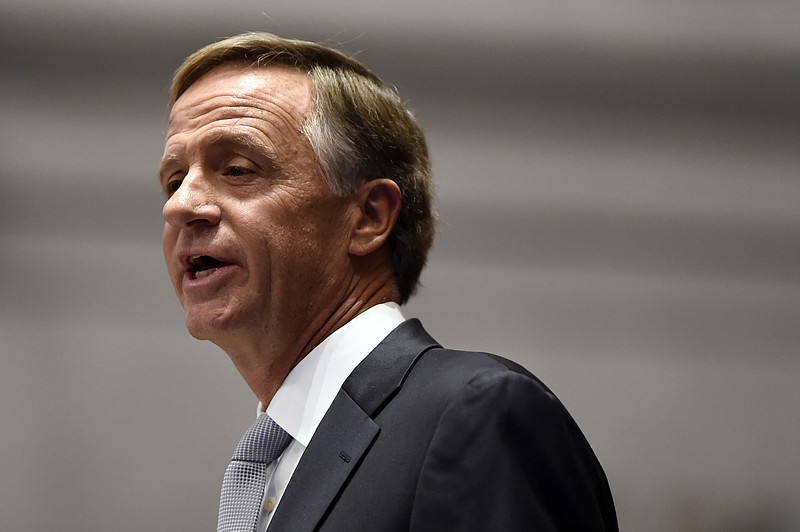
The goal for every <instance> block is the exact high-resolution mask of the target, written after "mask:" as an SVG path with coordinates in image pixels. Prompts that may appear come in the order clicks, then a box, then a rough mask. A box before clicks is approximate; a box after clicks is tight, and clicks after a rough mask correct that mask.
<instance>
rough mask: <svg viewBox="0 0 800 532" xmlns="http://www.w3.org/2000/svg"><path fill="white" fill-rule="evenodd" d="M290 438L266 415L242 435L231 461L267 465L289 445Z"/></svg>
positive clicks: (262, 415)
mask: <svg viewBox="0 0 800 532" xmlns="http://www.w3.org/2000/svg"><path fill="white" fill-rule="evenodd" d="M291 439H292V437H291V436H290V435H289V434H288V433H287V432H286V431H285V430H283V429H282V428H281V427H280V426H279V425H278V424H277V423H275V421H274V420H273V419H272V418H271V417H269V416H268V415H267V414H266V413H264V414H261V415H260V416H259V417H258V419H257V420H256V422H255V423H253V424H252V425H251V426H250V428H249V429H247V432H245V433H244V436H242V439H241V440H240V441H239V445H237V446H236V450H235V451H234V453H233V457H232V458H231V460H243V461H246V462H261V463H263V464H269V463H270V462H272V461H273V460H275V459H276V458H277V457H278V456H279V455H280V454H281V453H282V452H283V450H284V449H285V448H286V446H287V445H289V441H290V440H291Z"/></svg>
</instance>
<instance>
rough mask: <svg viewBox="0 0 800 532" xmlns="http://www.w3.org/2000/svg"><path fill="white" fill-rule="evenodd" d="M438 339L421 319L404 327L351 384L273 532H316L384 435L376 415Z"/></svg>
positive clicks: (304, 462)
mask: <svg viewBox="0 0 800 532" xmlns="http://www.w3.org/2000/svg"><path fill="white" fill-rule="evenodd" d="M436 346H438V344H437V343H436V341H435V340H434V339H433V338H431V337H430V335H428V333H427V332H425V330H424V329H423V328H422V325H421V324H420V322H419V320H415V319H414V320H408V321H406V322H404V323H402V324H401V325H399V326H398V327H397V328H396V329H395V330H394V331H392V333H391V334H389V336H387V337H386V339H384V341H383V342H381V343H380V344H379V345H378V347H376V348H375V349H374V350H373V351H372V352H371V353H370V354H369V356H367V358H366V359H364V361H363V362H361V364H359V365H358V367H356V369H355V370H354V371H353V373H352V374H351V375H350V377H349V378H348V379H347V380H346V381H345V383H344V385H343V386H342V389H341V390H340V391H339V393H338V395H337V396H336V399H334V401H333V404H332V405H331V407H330V409H329V410H328V412H327V413H326V414H325V417H323V419H322V422H321V423H320V425H319V427H318V428H317V431H316V433H315V434H314V437H312V438H311V441H310V442H309V445H308V447H307V448H306V450H305V452H304V453H303V458H302V459H301V460H300V462H299V463H298V465H297V469H295V471H294V474H293V475H292V479H291V480H290V481H289V485H288V486H287V487H286V491H285V492H284V494H283V497H282V498H281V503H280V505H279V506H278V510H277V512H276V514H275V516H274V517H273V518H272V521H271V522H270V527H269V529H270V530H280V531H281V532H310V531H312V530H314V529H315V528H316V527H317V525H318V524H319V522H320V520H321V519H322V518H323V516H324V515H325V512H326V511H327V510H328V508H329V507H330V505H331V503H332V502H333V500H334V499H335V497H336V495H337V493H339V491H340V490H341V489H342V486H344V484H345V483H346V481H347V479H348V478H349V477H350V475H351V474H352V473H353V471H354V470H355V468H356V467H357V466H358V464H359V462H360V461H361V458H362V456H363V455H364V453H365V452H366V450H367V449H368V448H369V446H370V444H371V443H372V441H373V440H374V439H375V437H376V436H377V435H378V433H379V432H380V427H379V426H378V425H377V424H376V423H375V422H374V421H373V419H372V417H373V416H374V415H375V414H376V412H377V411H378V410H379V409H380V408H381V407H382V406H383V405H384V404H385V403H386V402H387V401H388V400H389V399H391V397H393V396H394V394H395V393H397V390H399V389H400V388H401V387H402V385H403V382H404V381H405V379H406V377H407V376H408V373H409V372H410V371H411V369H412V368H413V366H414V363H415V362H416V361H417V359H418V358H419V357H420V355H422V353H424V352H425V351H427V350H428V349H430V348H432V347H436Z"/></svg>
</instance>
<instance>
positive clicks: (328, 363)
mask: <svg viewBox="0 0 800 532" xmlns="http://www.w3.org/2000/svg"><path fill="white" fill-rule="evenodd" d="M403 321H405V318H404V317H403V314H402V312H401V311H400V307H399V306H398V305H397V304H396V303H383V304H380V305H376V306H374V307H371V308H369V309H367V310H366V311H364V312H362V313H361V314H359V315H358V316H356V317H355V318H353V319H352V320H350V321H349V322H348V323H346V324H345V325H343V326H342V327H340V328H339V329H337V330H336V331H334V332H333V333H332V334H331V335H330V336H328V337H327V338H325V339H324V340H323V341H322V342H321V343H320V344H319V345H318V346H316V347H315V348H314V349H313V350H312V351H311V352H310V353H309V354H308V355H306V356H305V357H304V358H303V359H302V360H301V361H300V362H298V364H297V365H296V366H295V367H294V368H293V369H292V371H291V372H289V375H287V376H286V379H285V380H284V381H283V384H281V387H280V388H278V391H277V392H276V393H275V396H274V397H273V398H272V401H271V402H270V403H269V406H267V408H266V412H267V413H268V414H269V416H270V417H271V418H272V419H274V420H275V422H276V423H277V424H278V425H280V427H281V428H283V430H285V431H286V432H288V433H289V434H290V435H291V436H292V438H294V439H295V440H297V441H298V442H300V443H302V444H303V445H304V446H308V443H309V442H310V441H311V437H312V436H313V435H314V432H315V431H316V430H317V427H318V426H319V424H320V422H321V421H322V418H323V417H324V416H325V413H326V412H327V411H328V409H329V408H330V406H331V404H332V403H333V400H334V398H335V397H336V394H337V393H339V389H340V388H341V387H342V384H344V381H345V380H347V377H349V376H350V373H352V372H353V370H354V369H355V368H356V366H358V365H359V364H360V363H361V361H362V360H364V359H365V358H366V357H367V355H368V354H369V353H370V352H371V351H372V350H373V349H375V347H377V345H378V344H379V343H381V342H382V341H383V339H384V338H386V336H388V335H389V333H390V332H392V331H393V330H394V329H395V328H396V327H397V326H398V325H400V324H401V323H403ZM258 411H259V413H261V412H264V407H263V405H261V404H260V403H259V409H258Z"/></svg>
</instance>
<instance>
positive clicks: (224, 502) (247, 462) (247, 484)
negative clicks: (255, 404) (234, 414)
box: [217, 414, 292, 532]
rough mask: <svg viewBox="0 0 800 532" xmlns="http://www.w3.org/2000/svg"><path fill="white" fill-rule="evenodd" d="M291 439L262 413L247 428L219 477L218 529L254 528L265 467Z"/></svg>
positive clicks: (248, 530)
mask: <svg viewBox="0 0 800 532" xmlns="http://www.w3.org/2000/svg"><path fill="white" fill-rule="evenodd" d="M291 440H292V437H291V436H289V434H287V433H286V431H284V430H283V429H282V428H280V427H279V426H278V424H277V423H275V421H273V420H272V418H271V417H269V416H268V415H267V414H261V415H260V416H259V417H258V419H257V420H256V422H255V423H253V425H252V426H251V427H250V428H249V429H247V432H245V433H244V436H242V439H241V441H240V442H239V445H238V446H237V447H236V451H235V452H234V453H233V457H232V458H231V463H230V465H229V466H228V469H227V470H226V471H225V477H224V478H223V480H222V493H221V495H220V498H219V521H218V522H217V532H253V531H255V529H256V525H257V523H258V516H259V513H260V511H261V502H262V500H263V498H264V486H265V485H266V483H267V466H268V465H269V464H270V462H272V461H273V460H275V459H276V458H277V457H278V456H279V455H280V454H281V453H282V452H283V450H284V449H285V448H286V446H287V445H289V442H290V441H291Z"/></svg>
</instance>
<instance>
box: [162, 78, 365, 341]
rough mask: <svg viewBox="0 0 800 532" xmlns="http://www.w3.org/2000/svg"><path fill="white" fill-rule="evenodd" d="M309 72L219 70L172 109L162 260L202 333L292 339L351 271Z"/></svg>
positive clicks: (344, 202) (194, 328) (342, 202)
mask: <svg viewBox="0 0 800 532" xmlns="http://www.w3.org/2000/svg"><path fill="white" fill-rule="evenodd" d="M311 94H312V85H311V81H310V79H309V78H308V76H307V75H306V74H305V73H302V72H299V71H296V70H294V69H290V68H284V67H265V68H256V69H252V68H251V69H248V68H244V67H240V66H236V65H226V66H221V67H217V68H216V69H214V70H212V71H211V72H209V73H208V74H206V75H205V76H203V77H202V78H200V79H199V80H198V81H197V82H195V83H194V84H193V85H192V86H191V87H189V89H188V90H187V91H186V92H185V93H184V94H183V95H182V96H181V97H180V98H179V99H178V101H177V102H176V103H175V105H174V107H173V109H172V112H171V113H170V118H169V126H168V131H167V140H166V147H165V151H164V159H163V161H162V165H161V171H160V180H161V184H162V187H163V189H164V192H165V194H166V195H167V200H166V203H165V205H164V210H163V214H164V219H165V220H166V224H165V225H164V234H163V247H164V257H165V260H166V263H167V269H168V270H169V274H170V277H171V280H172V283H173V285H174V287H175V292H176V293H177V295H178V299H179V300H180V302H181V305H182V306H183V309H184V312H185V316H186V325H187V328H188V329H189V331H190V332H191V334H192V335H193V336H195V337H197V338H201V339H210V340H212V341H214V342H215V343H217V344H219V345H221V346H222V347H223V348H224V349H226V350H228V349H227V347H235V346H236V344H237V343H242V342H244V343H248V342H249V343H251V344H252V342H261V343H263V342H265V341H266V342H268V343H269V344H270V347H271V348H276V347H277V348H281V349H284V348H287V343H288V344H292V343H293V342H294V343H296V342H302V338H303V335H305V334H308V333H307V332H306V331H308V330H313V328H314V327H315V326H319V323H318V321H320V320H322V321H324V320H325V319H327V318H329V317H330V313H331V312H332V310H331V309H330V308H328V307H326V305H331V304H332V302H336V301H340V300H341V297H342V293H343V291H345V290H346V287H347V285H348V283H349V281H350V279H349V277H348V275H349V274H348V273H347V272H348V271H349V270H348V267H347V264H348V260H349V259H348V255H347V247H348V238H349V229H348V223H347V220H348V217H349V216H350V215H351V214H352V213H353V211H352V210H348V209H349V207H352V203H351V202H349V200H348V199H346V198H337V197H335V196H334V195H333V194H332V193H331V191H330V189H329V188H328V186H327V185H326V184H325V183H324V181H323V177H322V171H321V169H320V167H319V164H318V162H317V160H316V157H315V156H314V153H313V151H312V149H311V146H310V145H309V143H308V140H307V139H306V137H305V136H304V135H303V134H302V133H301V127H302V124H303V122H304V121H305V119H306V116H307V115H308V113H309V112H310V111H311V106H312V97H311Z"/></svg>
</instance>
